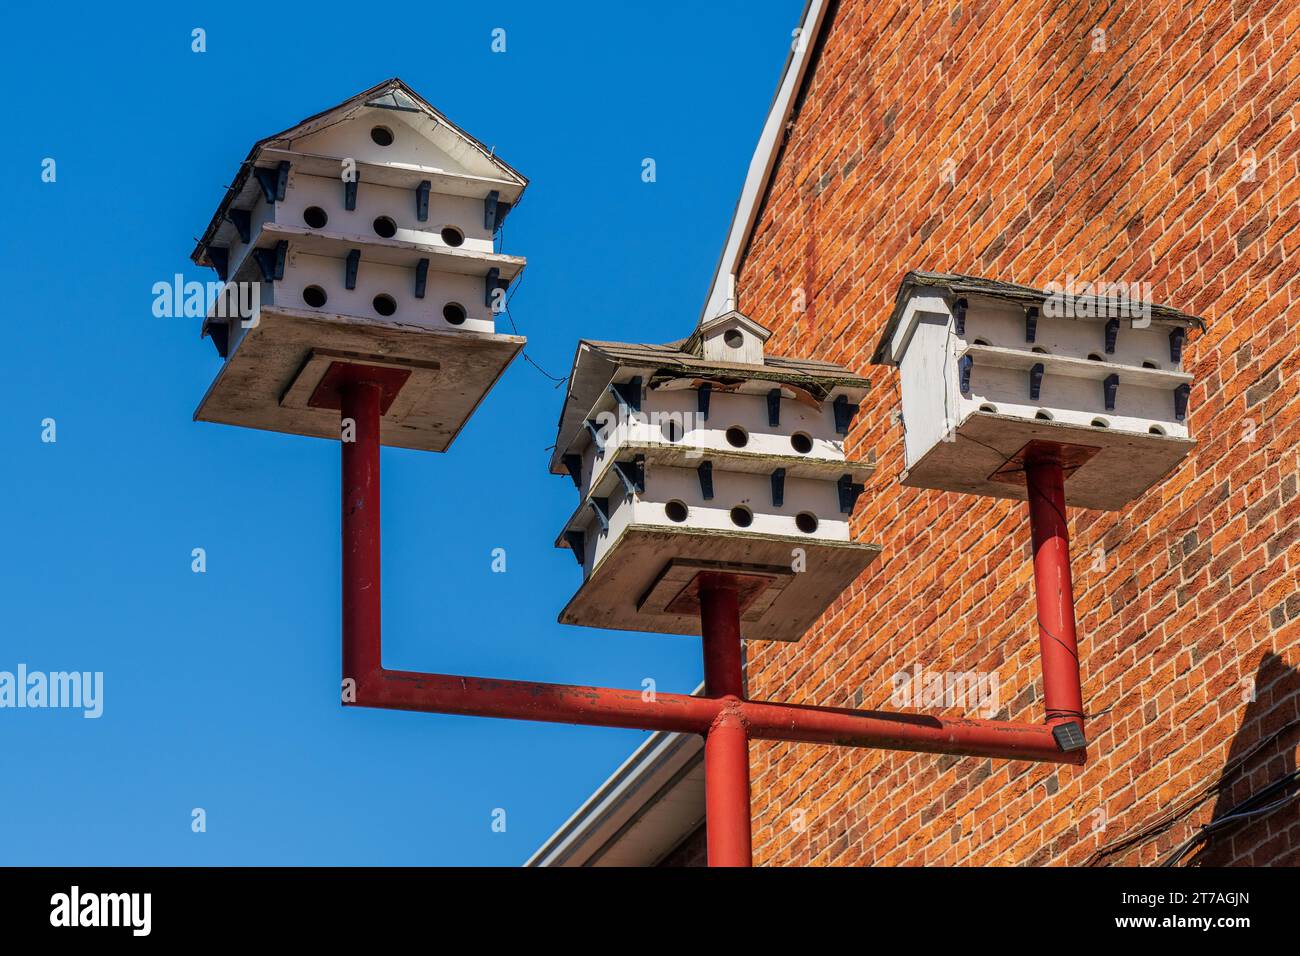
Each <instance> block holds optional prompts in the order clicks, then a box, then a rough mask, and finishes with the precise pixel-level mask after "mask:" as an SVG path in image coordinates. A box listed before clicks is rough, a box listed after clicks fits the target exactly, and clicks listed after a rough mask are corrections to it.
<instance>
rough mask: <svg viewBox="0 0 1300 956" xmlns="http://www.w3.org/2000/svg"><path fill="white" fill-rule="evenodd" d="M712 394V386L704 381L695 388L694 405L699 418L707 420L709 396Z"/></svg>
mask: <svg viewBox="0 0 1300 956" xmlns="http://www.w3.org/2000/svg"><path fill="white" fill-rule="evenodd" d="M712 394H713V386H712V385H710V384H709V383H708V382H705V383H704V384H703V385H701V386H700V387H699V388H698V389H697V390H696V395H695V407H696V409H698V410H699V413H700V418H702V419H704V420H705V421H706V422H707V421H708V420H709V396H710V395H712Z"/></svg>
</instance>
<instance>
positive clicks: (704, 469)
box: [695, 461, 713, 501]
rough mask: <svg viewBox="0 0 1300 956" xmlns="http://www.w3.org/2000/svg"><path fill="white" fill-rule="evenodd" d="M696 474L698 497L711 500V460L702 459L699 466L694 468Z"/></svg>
mask: <svg viewBox="0 0 1300 956" xmlns="http://www.w3.org/2000/svg"><path fill="white" fill-rule="evenodd" d="M695 471H696V474H698V475H699V476H700V497H702V498H703V499H704V500H705V501H712V500H713V462H711V461H702V462H700V467H699V468H696V469H695Z"/></svg>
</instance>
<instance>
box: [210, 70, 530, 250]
mask: <svg viewBox="0 0 1300 956" xmlns="http://www.w3.org/2000/svg"><path fill="white" fill-rule="evenodd" d="M364 109H382V110H391V111H393V112H395V113H398V114H405V115H406V117H407V122H408V123H410V124H411V125H412V126H413V127H415V128H416V129H417V130H419V131H420V132H422V133H423V134H424V135H425V136H426V137H428V138H429V139H430V140H431V141H433V142H435V143H438V144H439V145H441V146H443V147H444V148H445V149H447V151H448V152H450V153H452V154H453V155H455V156H456V158H457V159H458V160H459V161H461V162H463V163H464V165H465V166H466V168H467V169H468V170H469V171H470V173H471V174H472V175H460V174H451V173H446V172H445V171H443V170H437V169H429V168H424V167H417V166H411V165H409V164H402V163H388V164H382V165H376V164H367V163H358V164H357V165H358V167H360V176H359V179H360V180H361V181H362V182H367V181H368V182H372V183H377V184H379V185H394V186H398V185H401V186H407V185H409V186H411V187H412V188H413V187H414V185H415V184H416V182H417V181H418V180H421V179H429V180H431V181H433V182H434V185H435V190H434V191H435V192H446V193H451V194H454V195H486V194H487V192H488V191H490V190H494V189H495V190H497V191H498V192H499V193H500V194H501V199H502V200H504V201H506V202H509V203H511V204H518V202H519V198H520V196H521V195H522V194H523V191H524V188H525V187H526V186H527V185H528V179H527V178H526V177H525V176H524V175H523V174H522V173H520V172H518V171H517V170H515V169H514V168H513V167H511V166H510V165H509V164H508V163H506V162H505V161H504V160H503V159H501V157H499V156H497V155H496V152H495V150H493V149H490V148H489V147H487V146H485V145H484V144H483V143H481V142H479V141H478V140H477V139H475V138H474V137H473V136H470V135H469V133H467V132H465V131H464V130H463V129H461V128H460V127H459V126H457V125H456V124H455V123H453V122H452V121H451V120H449V119H448V118H447V117H446V116H444V115H443V114H442V113H441V112H439V111H438V110H437V109H436V108H434V106H433V105H432V104H430V103H429V102H428V101H427V100H425V99H424V98H423V97H421V96H420V94H418V93H416V92H415V91H414V90H413V89H411V88H410V87H409V86H407V85H406V84H405V83H403V82H402V81H401V80H400V79H398V78H397V77H393V78H392V79H389V80H385V81H384V82H382V83H380V84H378V85H377V86H372V87H371V88H370V89H368V90H364V91H362V92H360V93H358V94H356V95H355V96H351V97H349V98H348V99H346V100H344V101H343V102H342V103H339V104H338V105H336V106H332V107H330V108H329V109H327V110H323V111H321V112H319V113H317V114H315V115H314V116H309V117H307V118H306V119H304V120H301V121H300V122H298V123H295V124H294V125H293V126H290V127H289V128H288V129H285V130H281V131H280V132H278V133H275V134H273V135H271V136H267V137H265V138H264V139H260V140H258V141H257V142H256V143H254V144H253V148H252V149H250V150H249V151H248V156H247V157H245V159H244V161H243V162H242V163H241V164H240V166H239V172H238V173H237V174H236V176H235V178H234V181H233V182H232V183H231V184H230V186H229V187H228V188H227V189H226V194H225V196H224V197H223V198H222V200H221V204H220V205H219V206H218V207H217V211H216V213H215V214H214V215H213V217H212V221H211V222H209V223H208V227H207V229H205V230H204V232H203V237H202V238H201V239H200V240H199V241H198V244H197V245H196V246H195V247H194V251H193V252H192V253H191V254H190V258H191V260H192V261H193V262H194V263H195V264H196V265H211V263H210V262H209V261H208V259H207V248H208V245H209V244H211V243H213V241H214V240H215V239H217V238H219V237H218V233H219V232H220V231H221V230H223V229H229V228H231V227H230V225H229V223H228V222H227V221H226V213H227V212H228V211H229V210H230V209H231V207H232V206H233V207H236V208H243V207H245V206H251V205H252V204H253V203H254V202H255V200H256V195H257V192H258V187H257V184H256V182H254V181H253V178H252V172H253V170H254V169H255V168H257V167H258V166H263V167H273V166H276V165H277V164H278V163H279V162H280V161H281V160H286V159H288V160H290V161H291V162H293V163H295V164H296V165H297V166H298V167H299V168H304V169H306V170H308V171H309V172H312V173H320V174H327V175H333V176H337V175H338V174H339V168H338V162H339V157H334V156H330V157H324V156H315V155H311V154H306V153H297V152H294V149H293V147H294V143H295V141H296V140H300V139H302V138H303V137H304V136H308V135H310V134H312V133H317V132H319V131H321V130H323V129H325V128H327V127H329V126H333V125H335V124H337V123H341V122H345V121H347V120H349V119H351V118H352V117H354V116H355V115H356V114H357V113H359V112H360V111H361V110H364ZM326 171H327V172H326ZM406 180H410V183H409V184H408V183H407V182H406ZM217 244H218V245H220V244H221V243H220V242H218V243H217Z"/></svg>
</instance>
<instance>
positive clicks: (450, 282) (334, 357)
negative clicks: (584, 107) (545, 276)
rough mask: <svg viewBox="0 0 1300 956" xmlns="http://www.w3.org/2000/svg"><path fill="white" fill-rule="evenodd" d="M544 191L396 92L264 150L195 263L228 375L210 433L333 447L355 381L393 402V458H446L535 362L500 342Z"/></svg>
mask: <svg viewBox="0 0 1300 956" xmlns="http://www.w3.org/2000/svg"><path fill="white" fill-rule="evenodd" d="M526 185H527V180H526V179H525V178H524V177H523V176H521V175H520V174H519V173H517V172H516V171H515V170H514V169H512V168H511V167H510V166H508V165H507V164H506V163H505V162H503V161H502V160H501V159H499V158H498V157H497V156H496V155H495V153H494V151H493V150H491V149H489V148H488V147H486V146H484V145H483V144H482V143H480V142H478V141H477V140H475V139H474V138H473V137H471V136H469V135H468V134H466V133H465V132H464V131H462V130H460V129H459V128H458V127H456V126H455V125H453V124H452V123H451V122H450V121H449V120H447V118H446V117H445V116H443V115H442V114H441V113H439V112H438V111H437V110H435V109H434V108H433V107H432V106H430V105H429V104H428V103H427V102H425V101H424V100H423V99H421V98H420V97H419V95H418V94H416V93H415V92H414V91H412V90H411V89H410V88H409V87H407V86H406V85H405V84H404V83H402V82H401V80H397V79H393V80H388V81H386V82H385V83H382V84H380V85H379V86H377V87H373V88H372V89H369V90H366V91H364V92H362V93H359V94H357V95H356V96H354V97H351V98H350V99H348V100H346V101H344V102H343V103H340V104H339V105H338V106H335V107H333V108H331V109H329V110H325V111H324V112H322V113H318V114H316V115H315V116H312V117H309V118H308V119H306V120H303V121H302V122H300V123H298V124H296V125H294V126H292V127H290V128H289V129H286V130H283V131H282V132H279V133H276V134H274V135H273V136H269V137H266V138H264V139H262V140H259V141H258V143H257V144H256V145H254V147H253V149H252V150H251V151H250V152H249V154H248V158H247V159H246V160H245V161H244V163H243V165H242V166H241V167H240V173H239V175H238V176H237V177H236V178H235V182H234V184H233V185H232V186H231V187H230V188H229V189H228V190H227V192H226V195H225V197H224V199H223V200H222V202H221V205H220V207H219V208H218V210H217V214H216V216H215V217H214V218H213V220H212V222H211V223H210V224H209V225H208V228H207V230H206V231H205V232H204V236H203V238H202V239H201V240H200V241H199V244H198V247H197V248H196V249H195V250H194V254H193V258H194V261H195V262H196V263H199V264H201V265H207V266H210V267H212V268H213V269H215V270H216V272H217V276H218V278H219V279H221V280H222V282H223V283H225V284H226V285H225V287H224V291H223V295H222V297H221V298H219V299H218V301H217V302H216V303H214V305H213V307H212V308H211V309H209V312H208V314H207V316H206V317H205V319H204V323H203V326H202V334H203V335H204V336H207V337H210V338H211V340H212V342H213V344H214V345H215V346H216V349H217V353H218V354H219V355H220V356H221V357H222V358H223V359H224V360H225V363H224V365H223V366H222V368H221V370H220V371H219V372H218V374H217V377H216V379H215V380H214V382H213V384H212V386H211V388H210V389H209V390H208V393H207V395H205V396H204V398H203V401H202V402H201V403H200V405H199V408H198V410H197V411H196V412H195V417H196V418H197V419H198V420H201V421H212V422H220V423H223V424H230V425H242V426H245V427H250V428H263V429H269V430H273V431H282V432H287V433H290V434H298V435H311V436H315V437H321V438H334V437H337V433H338V427H339V422H338V415H337V408H338V405H337V394H336V392H337V383H338V381H339V375H340V374H341V373H340V372H339V370H340V369H341V368H345V367H353V368H354V367H362V366H364V367H367V368H369V369H370V370H371V371H370V372H368V373H367V374H370V375H372V376H373V377H375V378H376V379H382V380H384V381H387V382H389V383H390V385H391V386H392V388H391V394H389V395H388V396H387V399H386V401H387V404H386V405H385V408H384V411H383V415H382V419H381V441H382V443H383V444H387V445H396V446H399V447H403V448H417V449H424V450H430V451H445V450H446V448H447V447H448V446H449V445H450V443H451V441H452V440H453V439H454V438H455V436H456V434H457V433H458V432H459V431H460V429H461V427H462V426H463V425H464V423H465V422H466V420H467V419H468V418H469V416H470V415H471V414H472V413H473V411H474V409H475V407H476V406H477V405H478V403H479V401H480V400H481V399H482V398H483V396H484V395H485V394H486V393H487V391H488V390H489V389H490V388H491V387H492V385H493V384H494V383H495V382H496V380H497V378H498V377H499V376H500V375H501V373H502V372H503V371H504V369H505V367H506V366H507V365H509V363H510V362H511V360H512V359H513V358H514V357H515V356H516V355H517V354H518V353H519V351H520V349H521V348H522V347H523V341H524V340H523V339H522V338H521V337H519V336H517V335H501V334H497V331H496V318H497V316H498V315H499V314H500V313H501V312H503V311H504V310H505V301H506V293H507V291H508V290H509V288H510V286H511V283H512V282H513V281H514V279H515V278H516V277H517V276H518V275H519V274H520V273H521V272H522V270H523V268H524V265H525V262H524V259H523V258H521V257H519V256H514V255H506V254H504V253H502V252H498V251H497V244H496V243H497V240H498V236H499V232H500V229H501V224H502V221H503V220H504V218H505V216H506V214H507V213H508V212H509V211H510V210H511V209H512V208H513V207H514V206H515V205H516V204H517V203H518V201H519V197H520V196H521V195H522V193H523V190H524V187H525V186H526Z"/></svg>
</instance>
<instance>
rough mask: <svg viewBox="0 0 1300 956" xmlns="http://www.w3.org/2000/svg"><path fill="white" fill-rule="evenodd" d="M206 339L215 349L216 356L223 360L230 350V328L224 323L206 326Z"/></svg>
mask: <svg viewBox="0 0 1300 956" xmlns="http://www.w3.org/2000/svg"><path fill="white" fill-rule="evenodd" d="M208 338H210V339H212V344H213V345H215V346H216V347H217V354H218V355H220V356H221V357H222V358H225V357H226V352H227V351H228V350H229V348H230V326H229V325H227V324H226V323H225V322H214V323H213V324H212V325H209V326H208Z"/></svg>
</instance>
